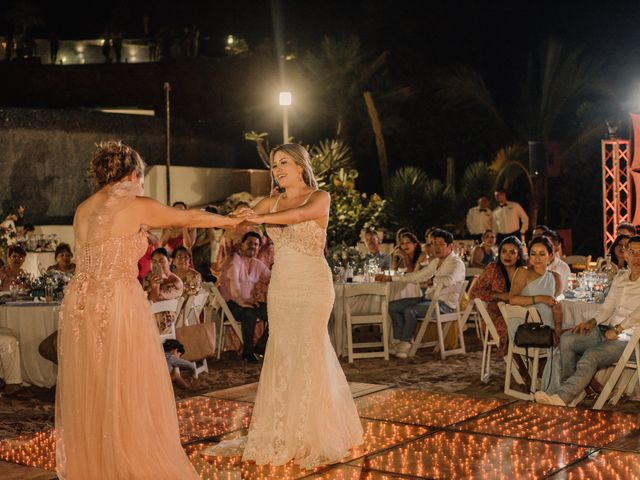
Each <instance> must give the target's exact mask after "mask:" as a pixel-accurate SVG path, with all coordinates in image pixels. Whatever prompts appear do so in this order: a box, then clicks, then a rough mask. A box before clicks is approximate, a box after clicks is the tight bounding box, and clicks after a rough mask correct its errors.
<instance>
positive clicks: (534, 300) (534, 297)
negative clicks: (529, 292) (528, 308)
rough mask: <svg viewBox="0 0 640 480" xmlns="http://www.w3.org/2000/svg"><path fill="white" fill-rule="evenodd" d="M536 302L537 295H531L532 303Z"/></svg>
mask: <svg viewBox="0 0 640 480" xmlns="http://www.w3.org/2000/svg"><path fill="white" fill-rule="evenodd" d="M535 303H536V296H535V295H534V296H533V297H531V305H534V304H535Z"/></svg>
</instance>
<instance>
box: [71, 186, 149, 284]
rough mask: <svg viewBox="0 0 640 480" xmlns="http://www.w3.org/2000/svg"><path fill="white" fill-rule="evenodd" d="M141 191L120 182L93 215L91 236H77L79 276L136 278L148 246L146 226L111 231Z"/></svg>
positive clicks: (77, 273) (77, 269) (137, 187)
mask: <svg viewBox="0 0 640 480" xmlns="http://www.w3.org/2000/svg"><path fill="white" fill-rule="evenodd" d="M138 193H140V192H139V186H138V185H137V184H132V183H131V182H120V183H118V184H116V185H114V186H113V187H112V188H111V189H110V190H109V197H108V200H107V201H106V202H105V204H104V206H103V207H102V208H100V209H98V210H97V211H96V212H95V214H94V215H92V216H91V218H90V219H89V223H90V229H89V232H90V233H89V238H87V240H86V241H80V240H78V239H76V260H77V265H76V276H78V275H80V276H91V277H98V278H101V279H106V278H122V277H129V278H136V277H137V275H138V260H139V259H140V257H142V255H144V253H145V252H146V250H147V246H148V241H147V238H146V235H145V233H144V229H143V228H140V230H139V231H138V232H136V233H133V234H130V235H114V234H113V233H112V232H111V225H112V223H113V217H114V215H116V214H117V213H118V212H119V211H121V210H122V209H123V208H125V207H126V206H128V205H129V204H130V203H131V202H132V201H133V200H134V199H135V197H136V195H137V194H138Z"/></svg>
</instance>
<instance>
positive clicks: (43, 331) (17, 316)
mask: <svg viewBox="0 0 640 480" xmlns="http://www.w3.org/2000/svg"><path fill="white" fill-rule="evenodd" d="M59 308H60V306H59V304H57V303H33V302H25V303H24V304H20V305H0V327H6V328H10V329H11V330H12V332H13V334H14V335H15V336H16V338H17V339H18V342H19V345H20V367H21V369H22V381H23V382H26V383H29V384H31V385H37V386H38V387H46V388H50V387H53V386H54V385H55V384H56V376H57V371H58V370H57V366H56V365H55V364H54V363H52V362H50V361H49V360H47V359H45V358H44V357H42V356H41V355H40V353H39V352H38V346H39V345H40V342H42V340H44V339H45V338H47V337H48V336H49V335H51V334H52V333H53V332H55V331H56V330H57V329H58V310H59Z"/></svg>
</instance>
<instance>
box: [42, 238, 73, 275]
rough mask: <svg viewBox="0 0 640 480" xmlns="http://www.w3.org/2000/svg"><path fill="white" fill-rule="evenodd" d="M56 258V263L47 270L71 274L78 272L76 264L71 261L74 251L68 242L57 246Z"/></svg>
mask: <svg viewBox="0 0 640 480" xmlns="http://www.w3.org/2000/svg"><path fill="white" fill-rule="evenodd" d="M54 258H55V259H56V263H55V264H53V265H51V266H50V267H49V268H47V271H50V270H56V271H58V272H64V273H71V274H74V273H75V272H76V264H75V263H72V262H71V259H72V258H73V253H72V252H71V246H70V245H69V244H68V243H61V244H59V245H58V246H57V247H56V253H55V255H54Z"/></svg>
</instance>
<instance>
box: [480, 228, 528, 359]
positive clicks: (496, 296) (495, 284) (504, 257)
mask: <svg viewBox="0 0 640 480" xmlns="http://www.w3.org/2000/svg"><path fill="white" fill-rule="evenodd" d="M498 252H499V253H498V258H497V260H496V261H495V262H493V263H490V264H489V265H487V267H486V268H485V269H484V271H483V272H482V274H481V275H480V276H479V277H478V281H477V282H476V283H475V285H474V286H473V288H472V289H471V292H470V297H471V299H474V298H479V299H480V300H483V301H485V302H486V303H487V311H488V312H489V315H490V316H491V320H493V323H494V325H495V326H496V330H497V331H498V336H499V337H500V345H498V349H497V354H498V356H499V357H503V356H505V355H506V353H507V345H508V343H509V342H508V334H507V324H506V323H505V321H504V318H503V317H502V314H501V313H500V309H499V308H498V302H505V303H506V302H508V301H509V290H510V289H511V280H512V279H513V276H514V274H515V273H516V270H517V269H518V268H519V267H522V266H523V265H524V260H523V258H522V243H521V242H520V240H518V239H517V238H516V237H514V236H511V237H507V238H505V239H504V240H503V241H502V243H500V248H499V249H498Z"/></svg>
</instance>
